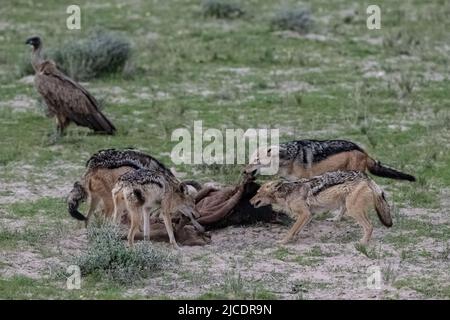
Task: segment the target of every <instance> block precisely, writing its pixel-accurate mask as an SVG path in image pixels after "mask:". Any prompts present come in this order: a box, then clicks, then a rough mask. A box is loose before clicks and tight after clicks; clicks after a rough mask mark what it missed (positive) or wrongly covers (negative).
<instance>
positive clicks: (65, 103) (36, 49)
mask: <svg viewBox="0 0 450 320" xmlns="http://www.w3.org/2000/svg"><path fill="white" fill-rule="evenodd" d="M26 44H29V45H31V46H32V47H33V50H32V54H31V64H32V65H33V69H34V71H35V73H36V74H35V77H34V84H35V87H36V89H37V91H38V92H39V93H40V94H41V96H42V97H43V98H44V101H45V103H46V104H47V106H48V110H49V114H50V116H55V117H56V123H57V134H58V135H59V136H62V135H63V133H64V129H65V128H66V127H67V126H68V125H69V124H70V122H74V123H76V124H77V125H79V126H84V127H88V128H90V129H92V130H94V131H95V132H103V133H107V134H114V132H115V131H116V128H115V127H114V125H113V124H112V123H111V121H109V120H108V119H107V118H106V117H105V116H104V115H103V113H102V112H101V111H100V109H99V104H98V102H97V100H96V99H95V98H94V97H93V96H92V95H91V94H90V93H89V92H88V91H87V90H86V89H85V88H83V87H82V86H81V85H80V84H78V83H77V82H75V81H74V80H72V79H71V78H69V77H68V76H66V75H65V74H64V73H62V72H61V71H59V70H58V68H57V67H56V63H55V62H54V61H52V60H44V59H43V58H42V56H41V51H42V41H41V39H40V38H39V37H32V38H29V39H27V41H26Z"/></svg>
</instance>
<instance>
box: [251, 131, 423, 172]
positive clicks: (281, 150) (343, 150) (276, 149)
mask: <svg viewBox="0 0 450 320" xmlns="http://www.w3.org/2000/svg"><path fill="white" fill-rule="evenodd" d="M274 157H279V158H278V159H279V170H278V175H280V176H281V177H283V178H285V179H288V180H296V179H299V178H311V177H314V176H317V175H321V174H323V173H325V172H329V171H337V170H346V171H349V170H354V171H362V172H367V171H369V172H370V173H372V174H374V175H376V176H379V177H385V178H392V179H399V180H408V181H415V178H414V177H413V176H411V175H409V174H406V173H403V172H400V171H398V170H395V169H392V168H389V167H387V166H385V165H382V164H381V163H380V162H379V161H376V160H374V159H373V158H371V157H370V156H369V155H368V154H367V153H366V152H365V151H364V150H363V149H362V148H360V147H359V146H358V145H357V144H355V143H353V142H350V141H346V140H299V141H290V142H285V143H281V144H280V145H279V146H269V147H266V148H264V147H262V148H259V149H258V150H256V151H255V152H254V153H253V155H252V156H251V157H250V161H249V164H248V165H247V166H246V168H245V169H244V172H246V173H255V174H257V173H258V172H259V170H260V169H261V168H263V167H265V166H268V165H269V164H270V163H271V161H274Z"/></svg>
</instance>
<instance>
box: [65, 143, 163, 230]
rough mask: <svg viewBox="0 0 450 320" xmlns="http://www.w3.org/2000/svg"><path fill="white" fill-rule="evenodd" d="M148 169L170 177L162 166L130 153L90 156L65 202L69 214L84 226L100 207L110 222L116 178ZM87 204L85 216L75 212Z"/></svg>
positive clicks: (119, 152) (142, 155)
mask: <svg viewBox="0 0 450 320" xmlns="http://www.w3.org/2000/svg"><path fill="white" fill-rule="evenodd" d="M140 168H149V169H153V170H159V171H161V172H167V173H166V174H171V172H170V171H169V169H167V168H166V167H165V166H164V165H163V164H162V163H161V162H159V161H158V160H157V159H155V158H153V157H152V156H150V155H147V154H145V153H143V152H139V151H137V150H133V149H124V150H117V149H106V150H100V151H98V152H97V153H95V154H94V155H92V156H91V157H90V158H89V160H88V161H87V162H86V172H85V173H84V175H83V176H82V178H81V180H80V181H77V182H75V184H74V186H73V189H72V190H71V191H70V193H69V196H68V198H67V204H68V211H69V214H70V215H71V216H72V217H74V218H75V219H77V220H81V221H85V223H86V225H87V223H88V221H89V218H90V216H91V215H92V213H93V212H94V211H95V210H96V209H97V208H98V207H99V205H100V204H102V205H103V215H104V217H105V218H111V217H112V214H113V211H114V203H113V199H112V194H111V191H112V189H113V188H114V186H115V184H116V183H117V181H118V179H119V177H120V176H121V175H123V174H124V173H126V172H129V171H132V170H136V169H140ZM86 200H89V210H88V213H87V216H84V215H83V214H82V213H80V212H79V211H78V207H79V205H80V203H81V202H83V201H86Z"/></svg>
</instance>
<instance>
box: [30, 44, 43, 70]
mask: <svg viewBox="0 0 450 320" xmlns="http://www.w3.org/2000/svg"><path fill="white" fill-rule="evenodd" d="M41 51H42V45H40V46H39V47H37V48H33V51H32V53H31V65H32V66H33V69H34V71H35V72H38V70H39V65H40V64H41V63H42V62H44V59H43V58H42V56H41Z"/></svg>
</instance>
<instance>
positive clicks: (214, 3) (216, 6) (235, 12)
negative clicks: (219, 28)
mask: <svg viewBox="0 0 450 320" xmlns="http://www.w3.org/2000/svg"><path fill="white" fill-rule="evenodd" d="M202 11H203V16H204V17H214V18H217V19H233V18H239V17H241V16H243V15H245V11H244V10H243V9H242V8H241V6H240V5H239V4H237V3H231V2H229V1H226V0H205V1H203V3H202Z"/></svg>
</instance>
